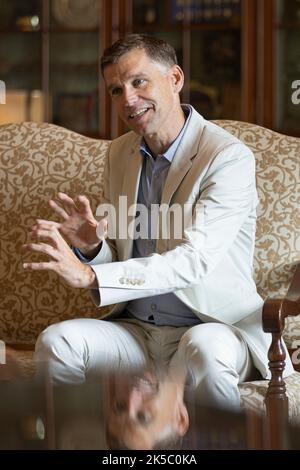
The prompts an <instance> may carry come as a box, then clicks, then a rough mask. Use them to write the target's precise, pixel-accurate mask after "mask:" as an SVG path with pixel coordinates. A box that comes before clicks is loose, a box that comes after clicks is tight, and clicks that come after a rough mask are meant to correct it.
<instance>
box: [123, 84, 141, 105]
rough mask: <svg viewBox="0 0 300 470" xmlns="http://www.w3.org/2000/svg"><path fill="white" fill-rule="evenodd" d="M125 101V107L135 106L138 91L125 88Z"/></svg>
mask: <svg viewBox="0 0 300 470" xmlns="http://www.w3.org/2000/svg"><path fill="white" fill-rule="evenodd" d="M123 99H124V105H125V106H127V107H130V106H134V105H135V103H136V102H137V99H138V96H137V91H136V90H135V89H134V88H133V87H127V88H126V87H125V88H124V91H123Z"/></svg>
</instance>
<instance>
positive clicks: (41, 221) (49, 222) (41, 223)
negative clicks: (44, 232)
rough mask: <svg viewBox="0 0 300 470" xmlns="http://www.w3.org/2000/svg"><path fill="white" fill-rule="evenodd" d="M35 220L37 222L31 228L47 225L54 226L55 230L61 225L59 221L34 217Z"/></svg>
mask: <svg viewBox="0 0 300 470" xmlns="http://www.w3.org/2000/svg"><path fill="white" fill-rule="evenodd" d="M36 222H37V224H36V225H35V226H34V227H32V229H34V228H43V227H49V228H52V227H55V228H56V229H57V230H59V229H60V227H61V223H59V222H53V221H52V220H45V219H36Z"/></svg>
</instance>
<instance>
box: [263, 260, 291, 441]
mask: <svg viewBox="0 0 300 470" xmlns="http://www.w3.org/2000/svg"><path fill="white" fill-rule="evenodd" d="M299 313H300V262H299V263H298V265H297V268H296V271H295V273H294V276H293V279H292V282H291V284H290V287H289V290H288V293H287V294H286V296H285V297H284V298H283V299H267V300H266V301H265V303H264V306H263V314H262V316H263V318H262V321H263V329H264V331H265V332H267V333H271V334H272V343H271V346H270V349H269V352H268V358H269V368H270V371H271V380H270V382H269V386H268V390H267V394H266V398H265V404H266V414H267V423H268V430H269V433H268V447H269V448H273V449H274V448H277V449H278V448H279V449H280V448H282V446H283V437H282V436H283V433H284V427H285V424H286V423H287V421H288V397H287V395H286V387H285V383H284V380H283V378H282V375H283V371H284V368H285V358H286V354H285V350H284V348H283V343H282V333H283V330H284V326H285V318H286V317H287V316H296V315H298V314H299Z"/></svg>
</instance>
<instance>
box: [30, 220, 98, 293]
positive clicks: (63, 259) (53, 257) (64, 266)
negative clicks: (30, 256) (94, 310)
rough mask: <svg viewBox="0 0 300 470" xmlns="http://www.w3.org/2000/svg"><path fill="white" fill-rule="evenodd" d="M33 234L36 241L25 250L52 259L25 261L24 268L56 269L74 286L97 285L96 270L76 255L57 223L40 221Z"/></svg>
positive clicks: (38, 269)
mask: <svg viewBox="0 0 300 470" xmlns="http://www.w3.org/2000/svg"><path fill="white" fill-rule="evenodd" d="M31 234H32V237H33V239H34V240H35V242H33V243H28V244H26V245H23V250H25V251H31V252H33V253H41V254H44V255H47V256H49V257H50V261H44V262H33V263H30V262H29V263H28V262H26V263H23V267H24V269H26V270H28V271H49V270H50V271H54V272H56V273H57V274H59V276H61V277H62V278H63V279H64V281H65V282H66V283H67V284H69V285H70V286H72V287H83V288H96V287H97V281H96V276H95V273H94V271H93V270H92V268H91V267H90V266H87V265H85V264H83V263H81V261H79V259H78V258H77V257H76V256H75V255H74V253H73V251H72V250H71V249H70V247H69V245H68V244H67V242H66V241H65V240H64V239H63V237H62V236H61V234H60V233H59V231H58V228H57V226H56V225H55V224H51V222H46V223H42V222H40V223H39V224H38V225H35V226H34V227H33V229H32V232H31Z"/></svg>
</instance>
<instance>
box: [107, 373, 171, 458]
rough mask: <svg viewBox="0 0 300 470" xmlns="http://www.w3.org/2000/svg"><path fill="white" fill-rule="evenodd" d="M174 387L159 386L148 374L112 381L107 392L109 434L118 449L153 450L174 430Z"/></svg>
mask: <svg viewBox="0 0 300 470" xmlns="http://www.w3.org/2000/svg"><path fill="white" fill-rule="evenodd" d="M175 390H176V387H175V389H174V384H171V383H168V382H162V383H159V382H158V380H157V378H156V377H155V376H154V375H153V374H151V373H144V374H140V375H133V376H131V377H122V378H120V377H118V378H116V377H115V378H112V379H111V381H110V390H109V397H110V403H109V407H108V408H109V409H108V425H107V429H108V434H109V436H110V440H111V441H112V442H114V441H115V442H116V445H117V446H120V445H121V447H122V446H124V447H126V448H129V449H152V448H153V446H154V444H155V442H156V441H158V440H160V439H163V438H164V437H167V435H168V434H169V433H170V432H174V430H175V429H176V423H177V417H178V410H177V406H178V403H177V398H176V391H175Z"/></svg>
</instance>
